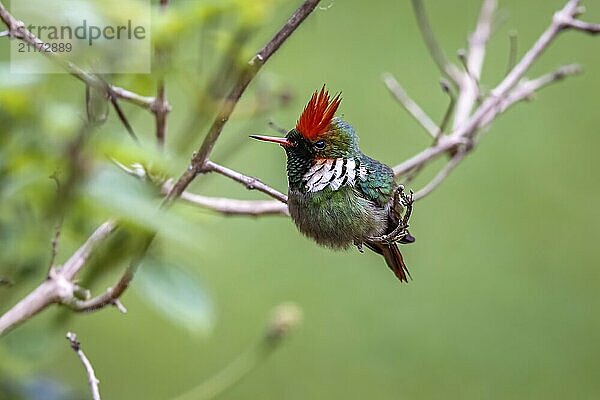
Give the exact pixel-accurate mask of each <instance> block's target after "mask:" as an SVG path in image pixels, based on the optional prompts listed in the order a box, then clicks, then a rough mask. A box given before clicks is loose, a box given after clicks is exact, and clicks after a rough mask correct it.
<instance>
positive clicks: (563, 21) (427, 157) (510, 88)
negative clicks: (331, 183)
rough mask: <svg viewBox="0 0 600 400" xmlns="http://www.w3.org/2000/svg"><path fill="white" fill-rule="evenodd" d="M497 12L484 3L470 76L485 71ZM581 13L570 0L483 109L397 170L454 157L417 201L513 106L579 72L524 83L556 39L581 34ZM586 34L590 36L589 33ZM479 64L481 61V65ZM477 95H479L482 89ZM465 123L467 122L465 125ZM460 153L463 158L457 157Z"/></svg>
mask: <svg viewBox="0 0 600 400" xmlns="http://www.w3.org/2000/svg"><path fill="white" fill-rule="evenodd" d="M494 8H495V1H493V0H486V1H485V2H484V5H483V7H482V11H481V14H480V18H479V22H478V28H477V29H476V30H475V33H474V34H473V36H472V39H471V45H470V56H469V60H473V54H475V55H477V54H479V55H478V56H477V57H476V58H475V61H468V63H471V65H470V66H469V65H468V67H470V68H468V69H471V68H473V69H474V70H475V71H469V73H470V74H473V72H475V73H480V71H481V70H480V68H481V66H482V64H481V63H482V62H483V55H484V52H485V50H484V48H483V46H485V42H486V41H487V38H488V37H489V24H490V21H491V19H492V12H493V10H494ZM579 11H580V10H579V1H578V0H568V1H567V3H566V4H565V6H564V7H563V8H562V9H561V10H559V11H558V12H557V13H556V14H555V15H554V18H553V19H552V22H551V24H550V26H549V27H548V28H547V29H546V30H545V31H544V32H543V33H542V34H541V36H540V37H539V39H538V40H537V41H536V42H535V43H534V44H533V46H532V47H531V48H530V49H529V51H527V53H525V55H524V56H523V57H522V58H521V60H520V61H519V62H518V63H517V64H516V65H515V66H514V67H513V68H512V69H511V71H510V72H509V73H508V74H507V76H506V77H505V78H504V79H503V80H502V81H501V82H500V83H499V84H498V85H497V86H496V87H495V88H494V89H493V90H492V91H491V92H490V94H489V95H488V96H487V97H486V98H485V99H484V100H483V101H482V103H481V105H479V107H477V109H476V110H475V111H474V112H473V113H472V114H470V116H468V117H467V118H462V117H460V118H459V117H457V118H456V122H458V124H457V125H456V126H455V127H454V129H453V132H451V134H449V135H448V136H442V137H440V140H439V142H438V143H436V144H434V145H433V146H431V147H429V148H427V149H425V150H423V151H421V152H420V153H419V154H417V155H415V156H413V157H412V158H410V159H408V160H406V161H404V162H403V163H401V164H399V165H396V166H395V167H394V168H393V169H394V174H395V175H396V176H401V175H404V174H406V173H408V172H409V171H412V170H414V169H416V168H419V169H420V168H422V167H423V166H424V165H426V164H427V163H429V162H430V161H432V160H434V159H436V158H437V157H438V156H439V155H441V154H450V155H451V156H452V158H451V159H450V161H449V165H446V166H445V167H444V168H442V170H441V171H440V172H439V173H438V174H437V175H436V177H435V178H434V179H433V180H432V181H431V182H430V183H429V184H428V185H426V186H425V187H424V188H423V189H421V190H420V191H419V192H417V194H416V196H415V198H416V199H419V198H423V197H424V196H426V195H427V194H429V193H431V191H433V190H434V189H435V188H437V187H438V186H439V185H440V184H441V183H442V182H443V181H444V179H445V178H446V177H447V176H448V175H449V173H450V172H451V171H452V170H453V169H454V168H455V167H456V165H457V164H458V163H460V161H462V159H463V158H464V156H465V155H466V153H469V152H470V151H472V150H473V148H474V146H473V139H474V137H475V136H476V135H477V134H478V133H479V131H480V130H481V128H482V127H485V126H487V125H489V124H490V123H491V122H492V121H493V120H494V119H495V118H496V117H497V116H498V115H499V114H501V113H502V112H504V111H505V110H506V109H508V108H509V107H510V106H511V105H513V104H515V103H516V102H519V101H522V100H524V99H527V98H529V97H531V95H532V94H533V93H534V92H535V91H537V90H539V89H541V88H543V87H544V86H546V85H548V84H550V83H552V82H555V81H557V80H559V79H561V78H563V77H565V76H568V75H573V74H575V73H577V72H578V71H579V69H578V67H575V66H573V65H570V66H565V67H562V68H560V69H559V70H557V71H555V72H554V73H551V74H548V75H544V76H542V77H540V78H538V79H536V80H533V81H524V82H522V81H521V79H522V78H523V76H524V75H525V73H526V72H527V70H528V69H529V67H530V66H531V65H532V64H533V63H534V62H535V61H536V60H537V59H538V58H539V57H540V56H541V55H542V53H543V52H544V50H545V49H546V48H547V47H548V46H549V45H550V44H551V43H552V42H553V41H554V39H556V37H557V36H558V34H559V33H560V32H562V31H564V30H567V29H574V30H580V29H579V28H578V26H579V24H578V23H577V22H576V21H577V20H576V19H575V17H576V16H577V15H578V13H579ZM585 26H586V27H587V28H589V29H590V30H592V31H593V30H594V27H593V24H585ZM584 31H586V32H588V30H587V29H586V30H584ZM592 33H593V32H592ZM475 39H477V40H475ZM477 60H481V63H480V62H479V61H477ZM519 82H520V83H519ZM464 90H465V87H464V86H459V97H460V96H463V105H462V106H461V105H459V104H457V108H458V107H465V106H464V104H467V103H468V102H467V101H466V100H464V99H465V98H467V97H468V98H471V99H473V94H472V93H471V94H470V95H465V94H464ZM467 90H472V89H467ZM461 91H462V93H461ZM477 93H479V92H478V89H477ZM473 101H474V100H473ZM467 114H468V113H467ZM463 119H464V121H462V122H461V120H463ZM459 153H460V155H459V156H458V157H457V155H458V154H459ZM463 153H464V154H463Z"/></svg>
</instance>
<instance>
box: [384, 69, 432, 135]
mask: <svg viewBox="0 0 600 400" xmlns="http://www.w3.org/2000/svg"><path fill="white" fill-rule="evenodd" d="M382 79H383V82H384V83H385V86H386V87H387V88H388V90H389V92H390V93H391V94H392V96H394V98H395V99H396V100H397V101H398V103H400V105H402V107H404V109H405V110H406V111H407V112H408V113H409V114H410V115H411V116H412V117H413V118H414V119H415V120H416V121H417V122H418V123H419V124H421V126H422V127H423V128H425V130H426V131H427V132H428V133H429V135H430V136H431V137H433V138H435V137H436V136H437V134H438V132H439V131H440V128H439V127H438V126H437V125H436V123H435V122H433V121H432V120H431V118H429V116H428V115H427V113H426V112H425V111H423V109H422V108H421V107H419V105H418V104H417V103H416V102H415V101H414V100H413V99H411V98H410V97H409V96H408V94H407V93H406V91H405V90H404V89H403V88H402V86H400V84H399V83H398V81H397V80H396V78H394V76H393V75H392V74H390V73H385V74H383V76H382Z"/></svg>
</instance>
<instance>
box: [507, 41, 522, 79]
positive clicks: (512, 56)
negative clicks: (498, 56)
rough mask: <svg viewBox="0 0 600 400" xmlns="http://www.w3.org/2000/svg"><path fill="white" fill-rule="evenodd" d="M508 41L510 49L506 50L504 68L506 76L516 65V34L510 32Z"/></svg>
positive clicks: (517, 47)
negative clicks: (506, 56)
mask: <svg viewBox="0 0 600 400" xmlns="http://www.w3.org/2000/svg"><path fill="white" fill-rule="evenodd" d="M508 40H509V42H510V48H509V49H508V62H507V66H506V74H508V73H509V72H510V70H511V69H513V68H514V67H515V64H516V63H517V54H518V52H519V36H518V35H517V32H516V31H512V32H510V33H509V34H508Z"/></svg>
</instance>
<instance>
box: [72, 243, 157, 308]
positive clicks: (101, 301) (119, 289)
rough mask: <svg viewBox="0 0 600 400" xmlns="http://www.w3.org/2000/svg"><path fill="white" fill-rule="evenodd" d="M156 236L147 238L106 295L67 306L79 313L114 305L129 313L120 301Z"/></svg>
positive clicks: (76, 301)
mask: <svg viewBox="0 0 600 400" xmlns="http://www.w3.org/2000/svg"><path fill="white" fill-rule="evenodd" d="M155 236H156V234H154V233H153V234H151V235H148V236H147V237H146V238H145V240H144V242H143V244H142V245H141V247H140V249H139V250H138V252H137V254H136V255H135V256H134V258H133V260H132V261H131V263H130V264H129V266H128V267H127V269H125V272H124V273H123V275H122V276H121V278H119V280H118V281H117V283H116V284H115V285H114V286H113V287H110V288H108V289H107V290H106V292H105V293H104V294H102V295H100V296H98V297H94V298H92V299H88V300H77V299H72V300H71V301H70V302H69V303H67V305H68V306H69V307H71V308H72V309H73V310H75V311H78V312H91V311H98V310H100V309H101V308H104V307H106V306H108V305H112V306H115V307H116V308H117V309H118V310H119V311H120V312H122V313H123V314H125V313H126V312H127V309H126V308H125V307H124V306H123V304H121V301H120V300H119V299H120V297H121V295H122V294H123V293H124V292H125V290H127V288H128V287H129V284H130V283H131V281H132V280H133V277H134V275H135V273H136V271H137V268H138V266H139V264H140V262H141V261H142V259H143V258H144V256H145V255H146V252H147V251H148V248H149V247H150V244H151V243H152V241H153V240H154V238H155Z"/></svg>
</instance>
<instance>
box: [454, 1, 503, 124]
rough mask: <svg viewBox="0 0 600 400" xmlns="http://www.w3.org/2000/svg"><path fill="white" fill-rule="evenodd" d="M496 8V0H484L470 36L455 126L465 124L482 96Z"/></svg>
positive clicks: (464, 60)
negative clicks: (481, 82) (486, 57)
mask: <svg viewBox="0 0 600 400" xmlns="http://www.w3.org/2000/svg"><path fill="white" fill-rule="evenodd" d="M495 10H496V0H484V2H483V5H482V6H481V12H480V14H479V19H478V21H477V27H476V28H475V31H474V32H473V34H472V35H471V37H470V38H469V49H468V51H467V53H466V54H464V59H463V63H464V65H465V69H466V73H465V74H462V75H461V77H462V79H461V80H460V81H459V89H460V90H459V95H458V100H457V102H456V112H455V117H454V128H455V129H456V127H458V126H459V125H460V124H463V123H464V122H465V121H466V120H467V118H468V117H469V115H470V114H471V110H472V109H473V106H474V105H475V102H476V101H477V99H478V98H479V96H480V93H479V81H480V80H481V70H482V68H483V61H484V59H485V48H486V45H487V42H488V40H489V38H490V34H491V31H492V20H493V17H494V12H495Z"/></svg>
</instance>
